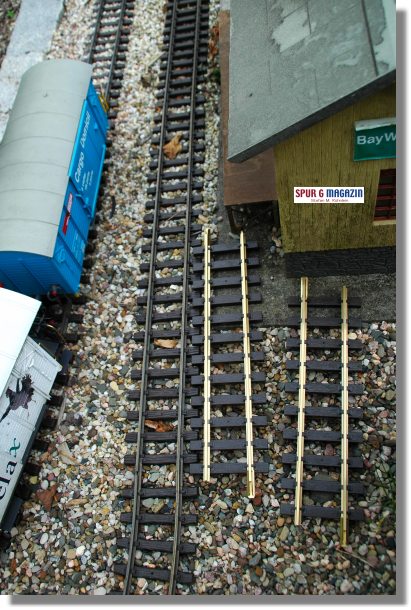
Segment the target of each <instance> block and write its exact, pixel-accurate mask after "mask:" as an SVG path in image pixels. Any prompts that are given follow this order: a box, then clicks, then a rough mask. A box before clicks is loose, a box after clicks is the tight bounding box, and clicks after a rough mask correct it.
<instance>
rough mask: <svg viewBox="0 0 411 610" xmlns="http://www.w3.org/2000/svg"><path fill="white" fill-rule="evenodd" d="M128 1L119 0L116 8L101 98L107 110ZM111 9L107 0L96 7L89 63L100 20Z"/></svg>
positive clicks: (94, 51)
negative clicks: (113, 31)
mask: <svg viewBox="0 0 411 610" xmlns="http://www.w3.org/2000/svg"><path fill="white" fill-rule="evenodd" d="M128 1H129V0H121V4H120V3H119V7H118V9H117V10H119V15H118V22H117V29H116V34H115V38H114V44H113V48H112V49H111V59H110V67H109V70H108V77H107V82H106V84H105V87H104V91H103V99H102V103H103V105H104V106H105V109H106V111H107V110H108V100H109V99H110V92H111V86H112V82H113V75H114V69H115V65H116V62H117V55H118V50H119V44H120V38H121V34H122V28H123V26H124V16H125V11H126V8H127V3H128ZM106 4H108V5H109V6H108V8H107V7H106ZM112 10H113V3H112V2H111V1H110V2H107V0H101V2H100V4H99V7H98V12H97V19H96V27H95V29H94V32H93V37H92V39H91V44H90V51H89V54H88V60H87V61H88V63H90V64H92V63H94V56H95V53H96V49H97V46H98V43H99V35H100V30H101V27H102V20H103V18H104V16H105V13H106V12H107V11H112Z"/></svg>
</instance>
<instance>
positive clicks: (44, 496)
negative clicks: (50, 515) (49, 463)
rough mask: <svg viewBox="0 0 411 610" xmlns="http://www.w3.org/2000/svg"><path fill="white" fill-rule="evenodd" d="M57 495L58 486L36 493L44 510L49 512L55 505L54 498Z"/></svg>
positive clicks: (39, 490)
mask: <svg viewBox="0 0 411 610" xmlns="http://www.w3.org/2000/svg"><path fill="white" fill-rule="evenodd" d="M56 493H57V485H52V486H51V487H49V488H48V489H38V490H37V491H36V496H37V499H38V500H39V501H40V502H41V503H42V505H43V506H44V508H45V509H46V510H47V511H49V510H50V509H51V505H52V504H53V500H54V497H55V495H56Z"/></svg>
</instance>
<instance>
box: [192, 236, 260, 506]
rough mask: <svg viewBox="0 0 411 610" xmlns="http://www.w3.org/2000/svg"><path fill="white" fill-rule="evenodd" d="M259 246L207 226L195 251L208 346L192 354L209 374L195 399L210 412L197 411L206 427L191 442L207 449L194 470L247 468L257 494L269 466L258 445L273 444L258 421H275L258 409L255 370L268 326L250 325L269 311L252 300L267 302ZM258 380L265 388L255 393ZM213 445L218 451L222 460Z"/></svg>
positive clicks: (196, 291) (197, 305) (203, 339)
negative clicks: (219, 238) (226, 239)
mask: <svg viewBox="0 0 411 610" xmlns="http://www.w3.org/2000/svg"><path fill="white" fill-rule="evenodd" d="M256 248H257V244H256V243H255V242H250V243H248V245H246V242H245V237H244V233H243V232H242V233H241V237H240V244H238V243H233V244H215V245H213V244H211V242H210V232H209V230H208V229H206V230H205V232H204V245H203V246H202V247H199V248H195V249H194V252H193V254H194V256H196V257H201V258H202V259H203V260H200V261H198V262H195V263H194V265H193V271H194V273H195V274H197V275H198V276H199V277H198V279H195V280H194V283H193V301H192V305H193V309H194V315H193V318H192V323H193V326H194V327H195V328H196V327H199V328H202V329H203V334H202V335H196V336H194V337H193V344H194V345H198V346H204V349H203V353H201V354H198V355H193V356H192V358H191V363H192V364H193V365H201V366H202V367H203V374H202V375H194V376H193V377H192V379H191V383H192V385H193V386H194V387H195V386H201V387H202V388H203V395H202V396H194V397H193V398H192V399H191V403H192V405H193V406H198V407H200V408H201V409H202V411H203V416H202V417H201V418H193V419H192V420H191V427H192V428H193V429H196V428H202V429H203V439H202V440H192V441H191V442H190V449H191V450H192V451H202V456H203V463H202V464H200V463H193V464H191V465H190V472H191V473H193V474H202V475H203V480H204V481H210V478H211V476H217V475H219V474H229V473H233V474H234V473H238V474H245V475H246V481H247V484H246V487H247V495H248V497H250V498H253V497H254V496H255V472H257V473H266V472H268V469H269V465H268V463H267V462H264V461H258V460H257V461H255V458H254V450H258V451H261V450H264V449H268V442H267V440H265V439H258V438H255V434H254V428H256V427H258V426H266V425H267V417H266V416H265V415H262V416H258V415H254V414H253V406H254V408H255V407H256V405H258V406H260V407H261V406H262V405H264V404H265V403H266V395H265V389H264V384H265V374H264V373H263V372H260V371H253V370H252V369H253V367H254V368H255V367H256V365H257V366H258V363H259V362H262V361H264V352H261V351H251V345H252V344H255V343H256V342H258V341H261V340H262V333H261V332H259V331H258V330H250V327H251V326H254V327H255V326H256V325H258V324H259V323H261V322H262V315H261V312H257V311H253V312H250V311H249V304H250V303H251V304H255V303H259V302H261V293H260V292H259V291H258V290H257V289H256V287H258V285H259V284H260V276H259V275H258V274H257V273H256V272H255V267H257V266H258V265H259V259H258V257H257V256H256V255H255V250H256ZM248 252H251V254H250V255H249V254H248ZM249 269H251V271H249ZM249 286H251V288H250V289H249ZM222 308H223V311H221V310H222ZM200 310H201V312H202V315H199V311H200ZM256 384H260V385H259V390H258V392H254V393H253V386H254V387H255V386H256ZM212 431H213V434H212ZM212 452H218V455H219V458H220V459H219V460H218V461H217V460H216V459H214V460H213V459H212V457H211V455H212ZM227 452H228V454H227ZM233 454H234V457H233Z"/></svg>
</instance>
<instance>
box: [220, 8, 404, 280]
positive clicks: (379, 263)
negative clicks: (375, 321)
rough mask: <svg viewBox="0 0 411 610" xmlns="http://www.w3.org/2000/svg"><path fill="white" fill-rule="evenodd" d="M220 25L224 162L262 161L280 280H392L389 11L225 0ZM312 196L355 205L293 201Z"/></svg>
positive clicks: (392, 71)
mask: <svg viewBox="0 0 411 610" xmlns="http://www.w3.org/2000/svg"><path fill="white" fill-rule="evenodd" d="M230 17H231V32H230V69H229V87H230V91H229V121H228V145H227V161H228V162H229V163H231V164H233V163H240V164H241V162H244V161H247V162H249V160H250V159H253V158H255V157H256V155H261V153H263V152H264V151H270V153H269V154H271V155H272V165H271V171H272V177H273V180H274V175H275V185H274V187H273V189H274V190H275V193H276V195H275V197H273V199H277V200H278V206H279V215H280V223H281V233H282V239H283V246H284V251H285V260H286V269H287V275H289V276H301V275H305V274H310V275H331V274H332V275H334V274H346V273H377V272H385V273H386V272H393V271H394V270H395V233H396V186H395V182H396V173H395V172H396V170H395V167H396V159H395V157H396V149H395V144H396V119H395V115H396V93H395V74H396V69H395V65H396V58H395V2H394V0H372V1H367V0H365V1H361V0H349V1H347V2H340V1H339V0H327V1H324V0H255V1H254V2H248V1H247V0H236V1H235V2H232V3H231V15H230ZM264 154H267V152H265V153H264ZM238 167H239V168H240V167H241V165H239V166H238ZM264 171H265V172H267V168H265V170H264ZM268 171H269V170H268ZM225 179H226V176H225ZM253 179H254V182H255V183H256V188H257V190H258V188H259V187H258V184H259V183H260V182H261V180H262V179H263V175H262V174H261V175H260V179H259V176H258V173H257V174H256V175H254V177H253ZM264 179H265V180H266V177H265V178H264ZM320 186H329V187H335V188H338V187H363V188H364V202H363V203H352V202H347V203H336V202H333V201H330V202H328V203H318V202H316V203H299V202H297V203H295V202H294V187H320ZM250 201H252V196H251V197H250ZM226 203H227V202H226Z"/></svg>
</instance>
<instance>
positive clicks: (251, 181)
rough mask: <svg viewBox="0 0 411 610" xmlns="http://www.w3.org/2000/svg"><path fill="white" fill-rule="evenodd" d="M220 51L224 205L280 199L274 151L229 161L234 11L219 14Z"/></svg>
mask: <svg viewBox="0 0 411 610" xmlns="http://www.w3.org/2000/svg"><path fill="white" fill-rule="evenodd" d="M219 26H220V35H219V51H220V69H221V129H222V145H223V159H224V204H225V205H242V204H248V203H259V202H262V201H274V200H276V199H277V192H276V189H275V176H274V154H273V151H272V150H266V151H264V152H263V153H261V154H259V155H256V156H255V157H253V158H252V159H249V160H248V161H244V163H230V161H228V160H227V138H228V98H229V52H230V13H229V12H228V11H221V12H220V15H219Z"/></svg>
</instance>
